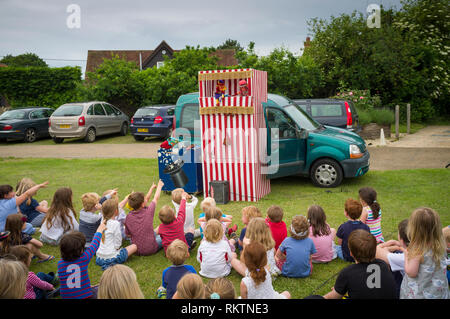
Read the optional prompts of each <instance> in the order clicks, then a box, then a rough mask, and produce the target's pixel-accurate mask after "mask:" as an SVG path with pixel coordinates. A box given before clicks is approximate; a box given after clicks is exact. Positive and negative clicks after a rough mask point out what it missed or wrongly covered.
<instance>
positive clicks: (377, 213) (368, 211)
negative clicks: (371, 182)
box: [359, 187, 384, 243]
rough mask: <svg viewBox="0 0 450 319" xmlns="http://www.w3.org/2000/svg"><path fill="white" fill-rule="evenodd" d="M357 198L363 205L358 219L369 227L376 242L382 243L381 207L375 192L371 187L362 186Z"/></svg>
mask: <svg viewBox="0 0 450 319" xmlns="http://www.w3.org/2000/svg"><path fill="white" fill-rule="evenodd" d="M359 200H360V202H361V205H362V206H363V211H362V213H361V217H360V220H361V222H363V223H364V224H366V225H367V226H369V228H370V233H371V234H372V235H374V236H375V238H376V239H377V243H384V238H383V232H382V231H381V207H380V204H379V203H378V202H377V192H376V191H375V190H374V189H373V188H372V187H363V188H361V189H360V190H359Z"/></svg>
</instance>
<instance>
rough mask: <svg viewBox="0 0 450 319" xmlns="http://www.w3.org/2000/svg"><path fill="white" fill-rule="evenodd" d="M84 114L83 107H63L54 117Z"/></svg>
mask: <svg viewBox="0 0 450 319" xmlns="http://www.w3.org/2000/svg"><path fill="white" fill-rule="evenodd" d="M81 112H83V106H82V105H73V104H71V105H61V106H60V107H59V108H58V109H57V110H56V111H55V112H53V114H52V116H78V115H81Z"/></svg>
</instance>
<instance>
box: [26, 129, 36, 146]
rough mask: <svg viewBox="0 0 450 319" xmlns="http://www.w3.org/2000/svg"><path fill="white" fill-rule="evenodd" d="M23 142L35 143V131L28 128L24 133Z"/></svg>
mask: <svg viewBox="0 0 450 319" xmlns="http://www.w3.org/2000/svg"><path fill="white" fill-rule="evenodd" d="M24 141H25V142H27V143H33V142H34V141H36V130H35V129H34V128H28V129H27V130H26V131H25V138H24Z"/></svg>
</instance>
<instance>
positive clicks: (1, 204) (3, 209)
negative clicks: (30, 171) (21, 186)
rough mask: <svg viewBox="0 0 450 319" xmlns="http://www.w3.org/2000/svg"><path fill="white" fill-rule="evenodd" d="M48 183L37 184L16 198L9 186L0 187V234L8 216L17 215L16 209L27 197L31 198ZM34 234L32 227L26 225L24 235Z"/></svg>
mask: <svg viewBox="0 0 450 319" xmlns="http://www.w3.org/2000/svg"><path fill="white" fill-rule="evenodd" d="M47 185H48V182H44V183H42V184H38V185H36V186H33V187H31V188H30V189H29V190H27V191H26V192H24V193H23V194H21V195H20V196H16V192H14V189H13V187H12V186H11V185H0V232H3V231H4V230H5V223H6V218H7V217H8V216H9V215H12V214H17V212H18V211H17V208H18V207H19V206H20V205H21V204H22V203H23V202H25V201H26V200H27V199H28V198H29V197H31V196H33V194H35V193H36V192H37V191H38V190H39V189H41V188H43V187H46V186H47ZM34 232H35V230H34V227H33V225H31V224H30V223H27V227H26V228H25V233H27V234H28V235H33V234H34Z"/></svg>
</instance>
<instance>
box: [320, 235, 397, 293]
mask: <svg viewBox="0 0 450 319" xmlns="http://www.w3.org/2000/svg"><path fill="white" fill-rule="evenodd" d="M348 247H349V249H350V254H351V255H352V256H353V258H354V259H355V264H352V265H349V266H347V267H346V268H344V269H343V270H342V271H341V272H340V273H339V275H338V277H337V279H336V282H335V284H334V287H333V289H332V290H331V291H330V292H329V293H328V294H326V295H325V296H324V298H325V299H342V298H343V297H344V296H345V295H346V294H348V296H349V298H350V299H397V298H398V297H397V291H396V285H395V280H394V277H393V276H392V273H391V271H390V270H389V267H388V265H387V264H386V263H385V262H384V261H382V260H380V259H375V253H376V249H377V241H376V239H375V237H374V236H373V235H372V234H371V233H370V232H368V231H366V230H363V229H357V230H354V231H353V232H352V233H351V234H350V236H349V238H348Z"/></svg>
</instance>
